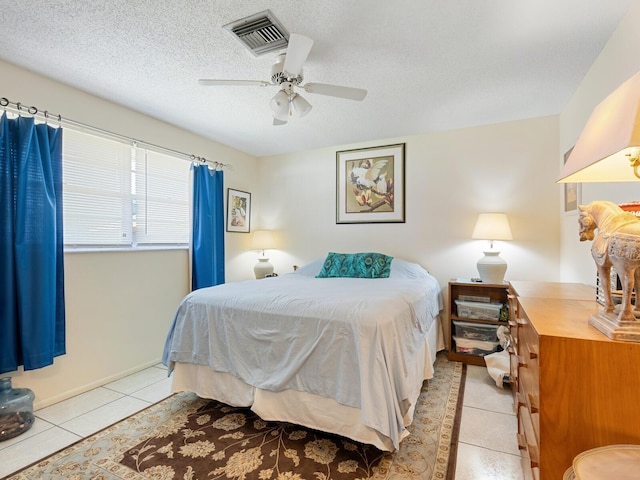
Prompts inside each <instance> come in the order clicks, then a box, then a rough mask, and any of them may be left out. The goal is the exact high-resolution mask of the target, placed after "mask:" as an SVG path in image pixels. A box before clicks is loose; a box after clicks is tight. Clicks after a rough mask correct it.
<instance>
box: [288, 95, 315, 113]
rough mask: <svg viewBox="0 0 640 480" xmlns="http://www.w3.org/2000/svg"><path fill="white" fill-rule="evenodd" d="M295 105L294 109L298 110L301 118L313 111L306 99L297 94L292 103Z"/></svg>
mask: <svg viewBox="0 0 640 480" xmlns="http://www.w3.org/2000/svg"><path fill="white" fill-rule="evenodd" d="M291 103H293V108H295V109H296V113H297V114H298V115H300V116H301V117H304V116H305V115H306V114H307V113H309V112H310V111H311V109H312V108H313V107H312V106H311V104H310V103H309V102H307V101H306V100H305V99H304V98H302V97H301V96H300V95H298V94H297V93H296V95H295V96H294V97H293V100H292V101H291Z"/></svg>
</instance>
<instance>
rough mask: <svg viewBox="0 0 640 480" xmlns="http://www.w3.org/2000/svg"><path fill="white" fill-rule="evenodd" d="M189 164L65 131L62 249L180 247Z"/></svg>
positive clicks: (185, 232) (184, 239) (184, 238)
mask: <svg viewBox="0 0 640 480" xmlns="http://www.w3.org/2000/svg"><path fill="white" fill-rule="evenodd" d="M189 165H190V164H189V162H185V161H184V160H182V159H179V158H175V157H171V156H170V155H165V154H160V153H156V152H152V151H149V150H146V149H142V148H138V147H136V146H135V145H131V144H127V143H124V142H119V141H115V140H111V139H106V138H102V137H100V136H97V135H91V134H87V133H84V132H80V131H76V130H71V129H68V128H67V129H65V131H64V136H63V212H64V239H65V245H66V246H67V247H135V246H142V245H186V244H188V242H189V197H188V195H189V193H188V192H189V188H188V182H189Z"/></svg>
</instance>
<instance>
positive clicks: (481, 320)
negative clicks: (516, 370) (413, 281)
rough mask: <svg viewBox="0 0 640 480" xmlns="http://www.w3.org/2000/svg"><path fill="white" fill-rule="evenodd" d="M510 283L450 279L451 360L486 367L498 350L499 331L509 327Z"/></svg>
mask: <svg viewBox="0 0 640 480" xmlns="http://www.w3.org/2000/svg"><path fill="white" fill-rule="evenodd" d="M508 289H509V284H508V283H506V282H505V283H503V284H489V283H481V282H472V281H471V280H468V281H467V280H460V279H457V280H451V281H450V282H449V341H450V346H451V347H450V348H449V360H451V361H457V362H464V363H468V364H470V365H479V366H485V365H486V364H485V361H484V356H485V355H488V354H490V353H493V352H495V351H497V350H498V349H499V342H498V337H497V330H498V327H499V326H500V325H504V326H508V306H507V293H508Z"/></svg>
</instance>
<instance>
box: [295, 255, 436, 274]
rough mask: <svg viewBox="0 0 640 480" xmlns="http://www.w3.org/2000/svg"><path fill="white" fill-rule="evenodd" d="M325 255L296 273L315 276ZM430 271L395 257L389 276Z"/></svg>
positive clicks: (322, 263)
mask: <svg viewBox="0 0 640 480" xmlns="http://www.w3.org/2000/svg"><path fill="white" fill-rule="evenodd" d="M324 260H325V257H323V258H318V259H316V260H313V261H312V262H310V263H307V264H306V265H304V266H302V267H300V268H298V270H296V271H295V272H293V273H295V274H296V275H303V276H305V277H315V276H316V275H318V273H320V270H321V269H322V266H323V265H324ZM429 276H430V275H429V272H427V271H426V270H425V269H424V268H422V267H421V266H420V265H418V264H417V263H411V262H407V261H406V260H402V259H401V258H395V257H394V259H393V260H392V261H391V273H390V274H389V278H425V277H429Z"/></svg>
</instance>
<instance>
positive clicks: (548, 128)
mask: <svg viewBox="0 0 640 480" xmlns="http://www.w3.org/2000/svg"><path fill="white" fill-rule="evenodd" d="M403 142H404V143H406V179H405V182H406V223H403V224H348V225H345V224H339V225H338V224H336V212H335V209H336V200H335V196H336V173H335V172H336V151H337V150H347V149H353V148H362V147H367V146H375V145H389V144H394V143H403ZM557 152H558V122H557V117H546V118H538V119H531V120H523V121H517V122H509V123H503V124H498V125H488V126H482V127H476V128H467V129H462V130H455V131H449V132H439V133H429V134H423V135H416V136H409V137H400V138H392V139H383V140H377V141H371V142H367V143H366V144H353V145H342V146H338V147H333V148H327V149H321V150H313V151H305V152H298V153H294V154H287V155H280V156H273V157H265V158H261V159H260V160H259V163H258V165H259V171H260V177H261V179H262V184H261V189H260V197H261V202H260V210H259V215H258V222H259V223H260V225H261V227H262V228H268V229H274V230H276V231H277V232H278V234H279V236H280V238H281V240H282V243H281V245H280V249H279V250H275V251H272V252H270V256H271V258H272V263H273V264H274V265H275V268H276V271H277V272H288V271H291V268H292V266H293V265H294V264H298V265H302V264H304V263H305V262H308V261H310V260H313V259H315V258H318V257H323V256H325V255H326V254H327V252H328V251H330V250H332V251H350V252H353V251H379V252H383V253H387V254H390V255H394V256H397V257H401V258H405V259H407V260H410V261H414V262H418V263H420V264H422V265H423V266H425V267H426V268H428V269H429V270H430V271H431V272H432V273H433V274H434V275H435V276H436V277H437V278H438V280H439V282H440V284H441V285H442V286H443V288H446V285H447V282H448V281H449V279H451V278H454V277H471V276H477V275H478V274H477V270H476V262H477V260H478V259H479V258H480V257H481V256H482V250H483V249H484V248H485V247H486V245H487V244H486V242H483V241H478V240H472V239H471V233H472V230H473V227H474V224H475V221H476V219H477V216H478V214H479V213H481V212H496V211H498V212H505V213H507V215H508V218H509V221H510V224H511V228H512V232H513V237H514V240H513V241H512V242H499V247H500V250H501V251H502V254H501V256H502V257H503V258H504V259H505V260H506V261H507V262H508V265H509V267H508V270H507V275H506V278H507V279H523V280H558V278H559V272H560V270H559V264H560V257H559V249H558V245H559V239H560V232H559V216H560V210H559V206H558V205H559V192H560V190H559V187H558V185H556V184H555V183H554V180H555V176H556V174H557Z"/></svg>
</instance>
